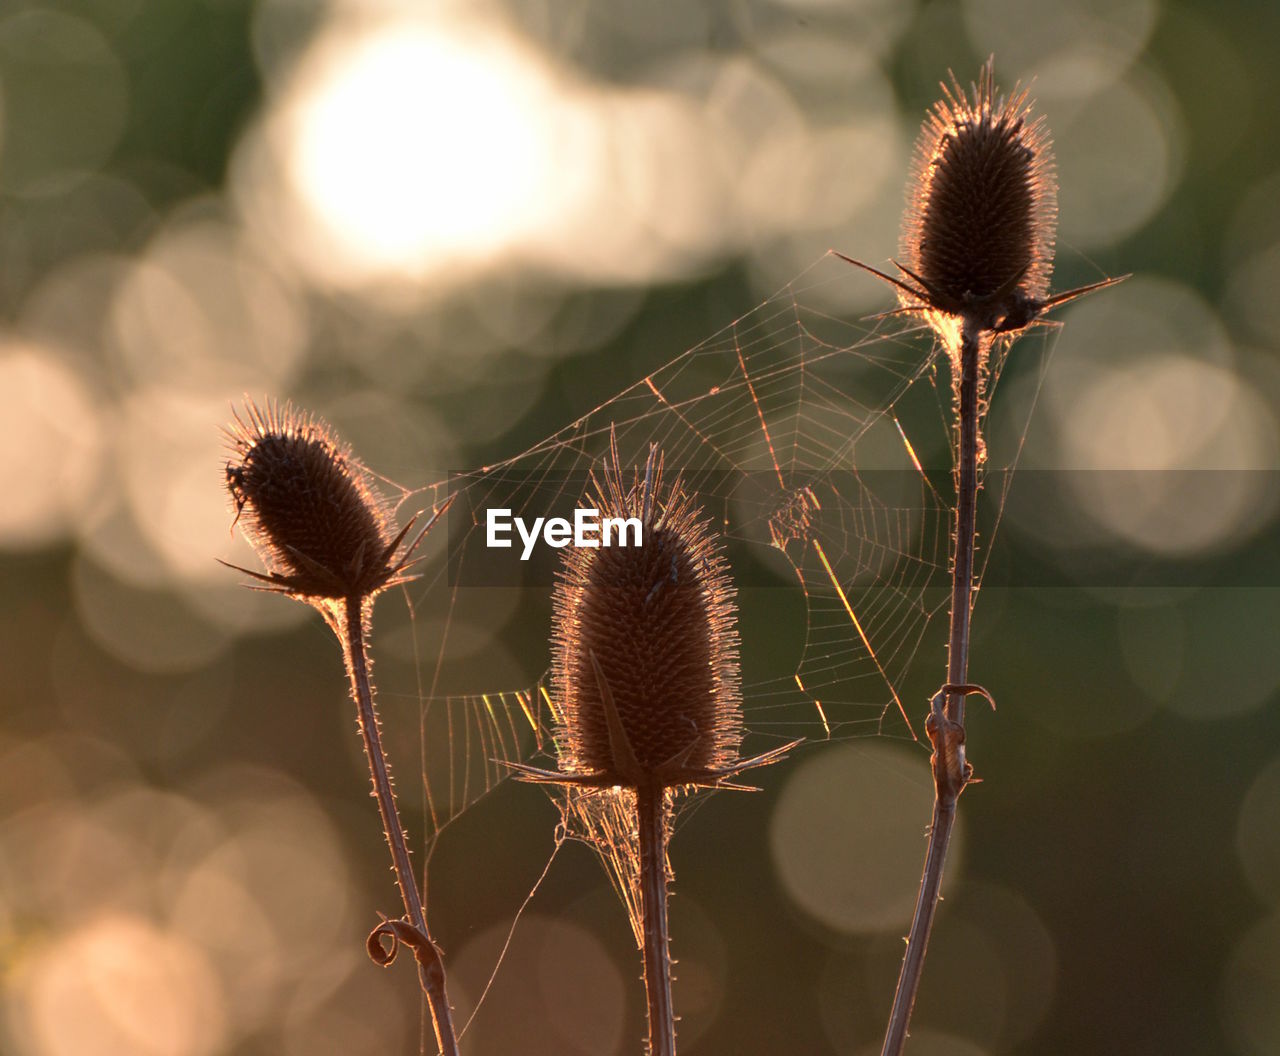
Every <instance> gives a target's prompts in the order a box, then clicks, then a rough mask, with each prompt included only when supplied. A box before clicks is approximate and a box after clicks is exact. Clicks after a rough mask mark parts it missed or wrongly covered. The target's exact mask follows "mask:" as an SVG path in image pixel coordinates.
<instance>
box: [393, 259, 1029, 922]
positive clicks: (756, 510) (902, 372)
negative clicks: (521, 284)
mask: <svg viewBox="0 0 1280 1056" xmlns="http://www.w3.org/2000/svg"><path fill="white" fill-rule="evenodd" d="M861 281H865V279H864V277H863V276H861V275H859V274H858V273H857V272H856V271H855V270H854V269H852V268H850V267H849V266H848V265H847V264H846V263H844V262H843V261H840V260H838V259H837V258H835V257H834V256H833V255H831V254H828V255H826V256H824V257H823V258H821V259H820V260H819V261H818V262H816V263H815V264H813V265H811V266H810V267H809V268H807V269H806V270H805V271H804V272H803V273H801V274H800V275H799V276H798V277H797V278H796V279H794V280H792V281H791V282H789V283H788V284H787V285H786V286H784V287H783V288H782V289H781V290H779V291H778V292H777V293H776V294H774V295H773V296H771V297H769V298H768V299H767V300H765V301H764V302H762V303H761V304H759V305H757V306H756V307H755V308H754V309H752V310H751V311H749V312H747V313H746V314H745V315H743V316H741V317H740V318H738V319H736V320H734V321H733V322H732V323H730V324H729V325H728V326H726V327H725V328H724V329H723V330H721V331H719V332H718V333H716V334H714V335H713V336H712V337H710V338H708V339H707V340H706V341H704V342H702V343H701V344H699V345H697V346H695V347H694V348H691V349H689V350H688V351H686V352H685V353H683V354H682V355H679V356H677V357H676V358H675V359H673V360H672V361H670V362H669V363H667V364H666V365H665V366H662V367H660V368H659V369H657V370H655V371H654V372H653V373H651V374H649V375H648V376H647V377H644V378H642V379H640V380H639V381H637V382H635V383H634V384H633V385H631V386H629V387H628V388H626V389H624V390H623V391H622V392H620V393H618V395H616V396H615V397H613V398H612V399H610V400H607V401H606V402H605V403H603V404H601V405H600V406H598V407H596V408H595V409H594V410H591V411H589V412H588V413H586V414H584V415H582V416H581V417H580V418H578V419H577V420H575V421H574V422H572V423H571V424H569V425H567V426H565V427H564V428H562V429H560V430H559V431H557V432H555V433H553V434H552V435H551V436H548V437H547V438H546V439H545V440H543V441H541V442H540V443H537V444H535V445H533V446H532V447H530V448H529V449H528V450H526V451H524V452H523V453H521V454H518V455H516V456H514V457H512V458H509V459H506V460H505V461H502V462H499V463H496V464H493V465H488V466H483V467H480V468H479V469H476V470H474V471H470V472H466V473H460V474H454V475H452V476H451V477H450V478H449V479H447V480H442V481H438V482H435V483H433V484H430V485H427V486H426V487H424V488H422V489H419V490H418V491H416V492H410V493H407V494H406V496H405V499H404V500H403V501H404V502H405V503H417V504H419V505H424V506H425V505H435V506H438V505H439V504H441V503H442V502H443V501H444V500H445V499H446V498H448V497H453V498H454V500H455V501H454V505H453V507H452V508H451V509H450V512H449V514H448V518H449V526H448V532H447V534H446V533H445V532H443V531H439V530H437V531H435V532H433V533H432V536H431V537H430V538H429V539H428V544H429V553H430V554H432V555H434V558H435V561H434V562H433V563H428V564H427V566H426V572H425V573H424V574H423V576H422V577H421V578H420V579H419V580H417V581H416V582H415V583H414V584H412V586H411V587H410V589H409V612H410V617H411V622H412V624H413V626H414V633H415V649H417V650H418V652H419V656H420V658H425V659H420V662H419V664H418V674H417V679H418V688H417V691H416V695H417V699H418V704H419V714H420V732H421V742H422V743H421V751H422V780H423V789H424V797H425V804H426V810H427V815H428V817H427V824H428V833H427V847H428V853H430V850H431V849H432V848H433V847H434V844H435V841H436V839H437V838H438V836H439V834H440V833H441V832H442V831H443V830H444V829H445V827H447V826H448V825H449V824H450V823H451V822H452V821H454V820H455V819H456V818H458V817H459V816H460V815H461V814H462V813H463V812H464V811H465V810H466V809H467V808H468V807H470V806H471V805H472V804H474V803H475V802H476V801H477V800H479V799H480V798H482V797H483V796H485V795H486V794H487V793H488V792H490V791H491V790H492V789H494V788H495V787H496V786H497V785H499V784H500V783H501V782H503V781H504V780H506V778H508V777H509V776H510V775H511V768H510V767H509V766H508V765H507V764H509V763H512V762H526V761H529V760H534V761H536V762H538V764H539V765H543V766H546V767H548V768H550V769H554V768H555V762H554V754H553V753H554V742H553V738H552V733H553V730H554V728H555V724H556V702H555V701H554V700H553V699H552V696H551V694H550V691H549V685H548V680H547V677H546V671H547V666H548V664H549V650H548V646H547V639H548V636H549V633H550V605H549V597H550V593H551V587H550V581H549V578H548V579H546V580H544V581H543V582H541V583H538V584H534V585H532V586H526V587H525V588H523V590H522V594H523V595H526V596H527V600H528V604H524V605H522V607H521V608H519V609H517V612H516V615H515V616H513V617H512V618H511V620H510V621H509V625H508V628H507V631H506V632H505V639H506V644H507V646H508V648H509V649H511V651H512V652H514V653H516V654H517V655H518V656H519V659H520V662H521V663H522V664H524V665H526V667H527V670H528V681H527V683H525V684H523V685H515V686H507V687H498V688H493V689H490V688H489V687H484V686H483V685H481V686H474V685H472V686H468V685H466V684H465V682H466V681H467V679H468V678H469V677H473V676H472V675H471V674H469V673H468V669H467V667H466V665H462V664H458V663H455V662H454V659H453V653H452V651H451V637H452V635H453V631H454V628H455V627H456V626H458V625H465V624H466V622H467V621H468V619H470V618H471V613H472V612H473V610H476V609H478V606H477V602H478V601H479V600H482V599H483V596H484V594H485V589H484V588H479V589H472V588H471V587H468V586H467V581H468V575H469V573H470V572H471V571H472V570H475V569H490V568H492V567H493V562H494V561H495V560H496V558H495V551H492V550H488V549H486V532H485V524H484V519H483V518H484V511H486V510H487V509H490V508H502V509H510V510H511V511H512V513H513V515H515V516H524V517H525V518H526V519H528V520H532V519H533V518H534V517H539V516H548V515H551V514H553V513H554V514H556V515H561V516H563V515H565V514H566V513H567V511H569V510H570V509H572V507H574V506H576V505H580V504H583V503H582V499H583V495H584V492H585V490H586V485H587V477H588V474H589V472H590V471H591V470H592V469H596V470H598V469H599V467H600V466H601V465H602V463H603V459H604V457H605V455H606V454H607V452H608V451H609V449H610V444H611V442H614V441H615V439H616V444H617V448H618V452H619V456H620V465H621V467H622V468H623V469H624V471H626V470H627V469H628V467H632V466H635V467H642V466H643V465H644V463H645V460H646V458H647V456H648V452H649V450H650V447H651V445H657V446H658V447H659V448H660V449H661V452H662V455H663V457H664V459H665V464H666V466H667V468H668V471H669V472H671V473H675V472H678V473H680V474H681V475H682V478H683V481H684V487H685V490H686V491H687V492H689V493H690V494H691V495H693V496H694V497H695V499H696V500H697V502H698V504H699V505H701V507H702V509H703V511H704V513H705V514H706V515H708V516H710V517H711V518H712V519H713V521H714V523H715V526H716V527H717V529H718V530H719V531H720V532H721V533H722V535H723V537H724V539H725V540H726V545H727V548H728V555H729V559H730V563H731V565H732V567H733V571H734V575H735V579H736V580H737V582H738V587H739V613H740V635H741V647H742V666H743V698H744V709H745V718H746V728H747V742H746V743H745V744H744V746H743V754H744V756H745V755H750V754H754V753H756V752H761V751H766V750H768V749H769V748H771V747H776V746H778V745H779V744H782V743H785V742H787V741H790V740H794V739H796V738H798V737H803V738H805V739H806V741H807V742H810V743H811V742H821V741H826V740H831V739H843V738H849V737H858V736H873V735H881V736H892V737H898V738H905V739H908V740H915V741H919V739H920V738H919V735H918V733H919V728H920V725H921V722H920V716H922V715H923V712H924V709H925V701H926V700H927V698H928V696H929V695H930V694H931V693H932V692H933V690H935V689H936V688H937V685H938V684H939V683H940V682H941V680H942V676H943V673H944V660H945V654H944V653H943V652H942V651H941V645H942V642H943V637H942V635H941V633H939V635H938V637H937V643H938V646H939V649H938V651H937V655H936V657H934V659H936V661H937V662H936V663H933V664H920V665H914V666H913V662H914V661H915V660H916V659H917V657H918V656H919V655H920V653H921V651H922V645H923V644H924V643H925V642H926V641H928V640H929V632H930V630H931V628H933V629H934V630H937V631H939V632H940V631H941V630H942V629H944V627H943V625H945V623H946V607H947V602H948V599H949V588H950V582H949V562H950V546H951V529H952V520H953V496H954V487H953V482H952V454H951V444H950V435H951V428H952V425H951V419H952V411H951V404H952V397H951V390H950V381H949V378H948V377H947V376H946V367H945V360H946V357H945V356H940V355H939V354H938V351H939V350H938V348H937V345H936V343H935V340H934V337H933V334H932V332H931V331H929V330H928V329H926V328H924V327H922V326H920V325H919V324H917V323H916V322H914V321H913V319H912V317H902V316H896V317H888V318H883V319H878V320H877V319H873V320H871V321H867V320H865V319H863V320H860V319H851V318H846V317H844V316H843V315H841V314H839V313H838V312H836V311H833V310H832V309H830V308H829V307H827V306H828V305H831V304H833V303H840V302H841V300H847V298H842V297H841V291H842V290H847V289H849V284H850V283H855V282H861ZM1046 332H1047V329H1046V328H1041V329H1040V331H1039V333H1038V334H1037V333H1034V332H1033V333H1032V334H1031V335H1029V336H1027V337H1024V338H1023V339H1022V340H1021V341H1020V343H1019V353H1018V355H1019V359H1020V361H1023V360H1024V359H1025V361H1026V362H1031V363H1033V364H1035V363H1038V364H1039V368H1038V369H1039V373H1040V376H1043V367H1044V364H1045V363H1046V362H1047V358H1048V357H1047V350H1048V349H1049V347H1050V342H1049V340H1047V339H1046V338H1045V337H1044V336H1043V335H1044V334H1045V333H1046ZM1007 351H1008V343H1007V342H1005V343H1002V344H1001V345H1000V346H998V347H997V348H996V350H995V351H994V352H993V354H992V358H991V363H990V376H989V380H988V385H987V396H988V398H989V397H990V395H991V393H992V392H993V390H994V387H995V384H996V381H997V380H998V378H999V376H1000V373H1001V370H1002V368H1003V366H1004V362H1005V356H1006V354H1007ZM939 360H941V361H942V362H943V363H944V366H943V367H941V368H940V367H939V366H938V363H939ZM939 374H942V377H941V379H940V378H939ZM984 416H985V405H984ZM1024 436H1025V423H1023V426H1022V428H1021V429H1020V430H1017V431H1016V442H1015V443H1014V444H1013V448H1014V450H1013V451H1011V452H1009V453H1007V454H1002V453H999V452H989V453H988V458H987V462H986V465H985V467H984V473H985V474H986V477H987V487H986V490H985V491H984V497H983V499H982V503H984V504H985V505H986V506H987V516H988V522H989V524H990V528H989V529H988V530H987V531H986V532H985V533H984V534H985V538H982V539H980V550H979V555H978V560H979V569H978V572H979V580H980V579H981V574H982V572H983V571H984V570H985V567H986V558H987V556H988V555H989V553H990V540H991V537H992V535H993V534H994V529H995V526H996V524H998V521H999V515H1000V511H1001V510H1002V509H1003V504H1004V495H1005V492H1006V491H1007V487H1008V482H1009V471H1011V470H1012V468H1013V465H1014V463H1015V462H1016V458H1017V454H1018V451H1019V450H1020V448H1021V445H1022V438H1023V437H1024ZM520 546H521V544H520V541H519V539H518V538H517V539H516V542H515V549H513V550H505V551H498V552H496V553H497V554H498V555H501V558H502V560H505V561H507V562H508V563H509V565H510V566H511V567H513V568H514V567H518V566H519V564H520V563H519V561H518V555H519V552H520ZM540 549H541V550H542V551H543V552H544V554H543V556H544V557H545V558H546V559H547V560H548V561H549V567H551V568H554V567H555V566H556V565H558V557H559V555H558V554H557V552H556V551H554V550H551V551H548V550H547V548H545V547H541V546H540ZM940 616H941V617H942V618H941V619H938V617H940ZM428 626H429V627H430V628H431V631H430V633H429V634H428V633H426V628H427V627H428ZM473 666H474V665H473ZM914 667H920V668H927V670H925V671H921V672H919V673H916V672H915V670H914ZM459 682H462V683H464V684H463V685H462V686H461V687H459V689H458V691H456V692H455V691H453V690H454V688H455V686H456V685H457V684H458V683H459ZM477 690H480V691H477ZM913 715H914V716H915V718H913V717H912V716H913ZM539 756H541V758H539ZM622 893H623V895H624V898H625V892H622Z"/></svg>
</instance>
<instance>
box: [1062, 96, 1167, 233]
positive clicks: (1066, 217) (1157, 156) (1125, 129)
mask: <svg viewBox="0 0 1280 1056" xmlns="http://www.w3.org/2000/svg"><path fill="white" fill-rule="evenodd" d="M1041 112H1047V113H1049V115H1050V132H1051V135H1052V137H1053V153H1054V157H1055V158H1056V159H1057V166H1058V212H1059V227H1058V241H1059V244H1061V245H1064V246H1073V247H1075V248H1078V249H1091V248H1096V247H1101V246H1110V245H1114V244H1115V243H1116V242H1119V241H1120V240H1121V239H1123V238H1124V237H1126V236H1127V235H1130V234H1132V233H1133V232H1134V231H1137V230H1138V229H1139V228H1141V227H1142V226H1143V225H1144V224H1145V223H1146V222H1147V221H1148V220H1149V219H1150V218H1151V217H1152V216H1154V215H1155V213H1156V211H1157V210H1158V209H1159V208H1160V207H1161V206H1162V205H1163V204H1164V203H1165V201H1166V200H1167V199H1168V197H1169V195H1170V194H1171V193H1172V191H1173V188H1174V187H1175V186H1176V184H1177V181H1178V179H1179V177H1180V176H1181V166H1182V152H1183V142H1182V140H1183V128H1182V118H1181V115H1180V113H1179V112H1178V111H1177V104H1176V102H1175V100H1174V98H1173V96H1172V93H1170V91H1169V89H1168V87H1167V86H1165V85H1164V84H1163V82H1160V81H1158V80H1157V79H1156V78H1155V76H1154V75H1153V74H1148V75H1146V76H1144V77H1143V78H1141V79H1139V80H1138V83H1137V84H1135V83H1131V81H1130V80H1121V81H1116V82H1115V83H1114V84H1112V85H1111V86H1110V87H1108V88H1106V89H1105V90H1104V91H1101V92H1098V93H1097V94H1095V95H1091V96H1089V97H1088V98H1087V99H1086V100H1084V101H1083V102H1082V103H1081V105H1080V106H1079V107H1078V108H1074V111H1072V110H1068V108H1067V107H1066V106H1063V107H1061V108H1060V110H1055V109H1054V108H1051V107H1050V106H1049V105H1048V102H1047V101H1046V105H1045V107H1043V108H1041Z"/></svg>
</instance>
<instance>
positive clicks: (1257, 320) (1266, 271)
mask: <svg viewBox="0 0 1280 1056" xmlns="http://www.w3.org/2000/svg"><path fill="white" fill-rule="evenodd" d="M1277 289H1280V242H1276V243H1274V244H1272V245H1270V246H1267V247H1266V248H1264V249H1260V250H1258V251H1257V252H1256V253H1251V254H1250V255H1249V256H1247V257H1245V258H1244V259H1243V260H1242V261H1240V262H1239V263H1238V264H1237V265H1236V266H1235V267H1234V268H1232V270H1231V274H1230V276H1229V277H1228V279H1227V300H1228V303H1230V304H1231V306H1232V308H1233V313H1232V314H1233V315H1235V316H1236V317H1237V318H1240V319H1243V320H1244V321H1245V322H1246V323H1247V324H1248V325H1249V327H1250V329H1251V330H1253V332H1254V333H1255V334H1256V335H1257V336H1258V337H1259V338H1261V339H1262V340H1264V341H1266V342H1268V343H1269V344H1271V345H1272V346H1274V345H1276V344H1278V343H1280V303H1278V300H1280V299H1277V297H1276V295H1275V291H1276V290H1277Z"/></svg>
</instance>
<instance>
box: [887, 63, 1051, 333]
mask: <svg viewBox="0 0 1280 1056" xmlns="http://www.w3.org/2000/svg"><path fill="white" fill-rule="evenodd" d="M942 91H943V98H942V100H941V101H940V102H938V103H937V104H936V105H935V106H934V108H933V110H932V112H931V113H930V114H929V116H928V117H927V118H926V119H925V122H924V128H923V129H922V131H921V133H920V139H919V140H918V142H917V146H916V156H915V163H914V166H913V171H912V178H911V181H910V183H909V185H908V203H907V209H906V214H905V217H904V221H903V228H902V244H901V247H900V249H901V253H902V257H903V263H904V266H905V268H904V270H906V271H907V272H908V274H909V275H911V276H912V277H913V278H915V279H916V280H917V281H918V282H919V284H920V285H921V286H922V287H923V290H922V291H921V292H922V293H924V294H925V296H924V297H923V298H915V297H913V296H912V295H911V294H909V293H907V292H906V291H904V290H903V289H902V288H901V287H900V288H899V295H900V298H901V300H902V303H903V305H904V306H905V307H921V306H924V307H927V308H930V309H933V310H936V311H938V312H941V313H943V314H945V315H950V316H957V317H967V318H969V319H971V320H973V321H974V322H976V323H977V325H978V326H979V327H980V328H981V329H987V330H999V329H1002V325H1001V324H1002V323H1003V322H1004V321H1005V320H1006V319H1010V320H1012V319H1014V318H1019V317H1020V316H1021V315H1023V314H1025V312H1026V310H1027V306H1028V305H1034V304H1038V303H1039V302H1042V301H1043V300H1044V298H1045V295H1046V293H1047V292H1048V289H1049V279H1050V275H1051V272H1052V270H1053V252H1054V235H1055V229H1056V226H1057V184H1056V179H1055V176H1054V164H1053V157H1052V151H1051V146H1050V142H1049V136H1048V133H1047V130H1046V129H1045V126H1044V120H1043V118H1040V117H1033V116H1032V114H1031V103H1030V100H1029V98H1028V95H1027V92H1026V91H1024V90H1020V89H1018V88H1016V87H1015V89H1014V92H1013V94H1012V95H1011V96H1009V97H1008V98H1005V97H1002V96H997V95H996V90H995V80H994V72H993V61H992V60H991V59H988V60H987V62H986V64H985V65H984V66H983V68H982V72H981V73H980V75H979V77H978V81H977V83H976V84H974V85H973V88H972V94H971V95H968V96H966V94H965V92H964V91H963V90H962V89H961V87H960V85H959V83H958V82H957V81H956V79H955V76H954V74H953V75H952V79H951V85H950V87H948V86H947V85H943V86H942ZM922 301H923V305H922ZM1004 328H1008V327H1004Z"/></svg>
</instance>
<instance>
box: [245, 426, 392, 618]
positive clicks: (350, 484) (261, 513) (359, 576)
mask: <svg viewBox="0 0 1280 1056" xmlns="http://www.w3.org/2000/svg"><path fill="white" fill-rule="evenodd" d="M227 438H228V442H229V445H230V448H231V458H230V459H229V460H228V462H227V464H226V484H227V489H228V491H229V492H230V493H231V500H232V503H233V504H234V506H235V511H236V518H237V522H238V523H239V524H240V525H241V526H242V528H243V530H244V533H245V535H246V537H247V538H248V539H249V541H250V542H251V543H252V544H253V546H254V548H255V549H256V550H257V551H258V554H259V556H260V557H261V558H262V560H263V563H264V564H265V565H266V566H267V569H268V571H269V575H268V576H265V577H260V578H263V579H266V580H267V581H268V582H270V583H272V584H273V585H275V586H276V587H277V588H278V589H280V590H282V591H284V592H286V593H289V594H293V595H296V596H298V597H301V598H304V599H326V598H336V599H349V598H365V597H368V596H370V595H372V594H375V593H376V592H377V591H378V590H380V589H382V588H383V587H384V586H386V585H387V584H388V583H389V582H390V581H391V580H392V579H393V578H394V576H395V575H396V573H397V572H398V571H399V569H398V567H397V566H395V565H393V564H392V563H391V562H392V559H393V556H394V551H395V549H396V546H397V544H398V542H399V540H398V539H397V538H393V536H392V531H391V526H392V521H391V518H390V516H389V514H388V512H387V509H386V506H385V504H384V503H383V501H382V499H381V497H380V496H379V495H378V493H377V490H376V488H375V487H374V485H373V482H372V480H371V478H370V474H369V471H368V470H367V469H365V467H364V466H363V465H361V464H360V462H359V461H358V460H357V459H356V458H355V457H353V456H352V454H351V452H350V450H349V449H348V448H347V447H346V446H345V445H344V444H342V443H341V442H340V441H339V440H338V439H337V437H336V436H335V435H334V433H333V432H332V430H330V429H329V427H328V426H327V425H325V424H324V423H323V422H322V421H320V420H319V419H317V418H314V417H312V416H310V415H307V414H302V413H299V412H297V411H295V410H294V409H293V408H292V407H291V406H289V405H287V404H286V405H285V406H284V407H280V406H279V405H276V404H273V403H269V404H268V405H267V406H266V408H265V409H263V408H260V407H258V406H257V405H255V404H254V403H252V402H248V403H246V405H245V408H244V411H243V413H237V414H236V415H235V419H234V421H233V423H232V424H231V426H230V427H229V428H228V430H227Z"/></svg>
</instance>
